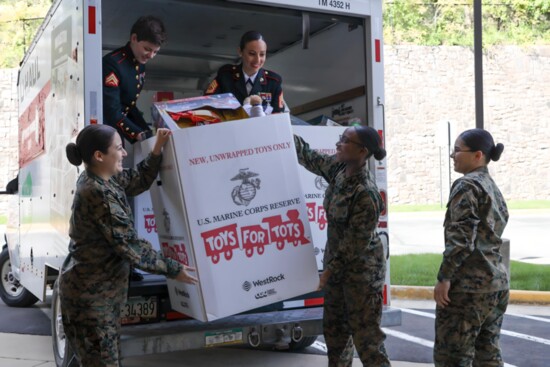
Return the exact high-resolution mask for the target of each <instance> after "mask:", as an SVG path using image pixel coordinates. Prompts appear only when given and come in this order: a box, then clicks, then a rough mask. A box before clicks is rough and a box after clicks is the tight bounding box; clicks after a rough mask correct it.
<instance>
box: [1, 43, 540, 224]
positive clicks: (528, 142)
mask: <svg viewBox="0 0 550 367" xmlns="http://www.w3.org/2000/svg"><path fill="white" fill-rule="evenodd" d="M384 54H385V90H386V93H385V97H386V98H385V106H386V127H387V131H386V144H387V150H388V191H389V192H388V195H389V200H390V203H392V204H438V203H443V204H444V203H445V202H446V198H447V196H448V190H449V183H450V182H451V181H452V180H454V179H456V177H458V175H457V174H456V173H454V172H449V159H448V155H449V139H448V135H449V132H448V128H450V137H451V141H450V143H451V146H453V145H454V139H455V138H456V136H457V135H458V133H459V132H461V131H463V130H465V129H468V128H472V127H475V99H474V55H473V50H472V49H470V48H465V47H424V46H388V45H387V46H385V48H384ZM483 68H484V93H485V128H486V129H488V130H489V131H490V132H491V133H492V134H493V136H494V138H495V140H496V141H497V142H502V143H503V144H504V146H505V149H504V153H503V155H502V158H501V160H500V161H499V162H493V163H491V164H490V165H489V166H490V169H491V172H492V174H493V176H494V178H495V180H496V181H497V183H498V185H499V186H500V188H501V190H502V192H503V194H504V196H505V197H506V198H507V199H509V200H510V199H513V200H533V199H544V200H550V46H532V47H516V46H505V47H504V46H503V47H491V48H487V49H486V50H485V55H484V64H483ZM16 82H17V70H15V69H4V70H1V69H0V189H2V190H3V188H4V187H5V186H6V184H7V183H8V182H9V180H10V179H12V178H14V177H15V176H16V174H17V115H18V113H17V90H16ZM451 171H452V170H451ZM7 203H8V198H7V197H6V196H5V195H1V196H0V216H2V215H5V213H6V210H7V205H8V204H7Z"/></svg>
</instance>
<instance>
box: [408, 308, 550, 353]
mask: <svg viewBox="0 0 550 367" xmlns="http://www.w3.org/2000/svg"><path fill="white" fill-rule="evenodd" d="M401 312H405V313H410V314H412V315H418V316H423V317H428V318H431V319H435V315H434V314H431V313H429V312H422V311H417V310H411V309H407V308H402V309H401ZM529 318H531V317H529ZM535 319H536V318H535ZM544 321H546V322H548V320H544ZM500 333H501V334H502V335H508V336H511V337H514V338H518V339H523V340H528V341H531V342H535V343H541V344H545V345H550V340H548V339H544V338H539V337H537V336H531V335H527V334H522V333H516V332H515V331H509V330H504V329H501V330H500Z"/></svg>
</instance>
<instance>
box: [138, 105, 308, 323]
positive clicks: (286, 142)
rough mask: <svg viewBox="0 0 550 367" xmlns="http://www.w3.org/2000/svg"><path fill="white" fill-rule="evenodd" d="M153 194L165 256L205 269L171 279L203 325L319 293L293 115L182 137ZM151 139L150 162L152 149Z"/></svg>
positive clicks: (174, 292)
mask: <svg viewBox="0 0 550 367" xmlns="http://www.w3.org/2000/svg"><path fill="white" fill-rule="evenodd" d="M171 127H172V128H173V135H172V138H171V139H170V141H169V143H168V144H167V146H166V147H165V149H164V157H163V162H162V167H161V171H160V174H159V180H158V181H157V183H155V184H153V186H152V188H151V190H150V193H151V198H152V203H153V208H154V213H155V218H156V229H157V231H158V237H159V241H160V247H161V249H162V251H163V252H164V253H165V254H166V255H167V256H170V257H171V258H174V259H176V260H178V261H180V262H181V263H182V264H185V265H189V266H193V267H195V268H196V269H197V276H198V278H199V285H197V286H190V285H186V284H183V283H180V282H176V281H173V280H169V281H168V289H169V293H170V299H171V303H172V307H173V308H174V309H175V310H177V311H179V312H182V313H184V314H187V315H189V316H191V317H193V318H196V319H198V320H202V321H211V320H215V319H218V318H221V317H225V316H229V315H233V314H236V313H240V312H244V311H247V310H250V309H254V308H257V307H261V306H264V305H267V304H270V303H274V302H277V301H282V300H285V299H289V298H292V297H295V296H299V295H301V294H304V293H308V292H311V291H314V290H315V289H316V287H317V285H318V282H319V277H318V272H317V266H316V261H315V256H314V249H313V244H312V237H311V232H310V227H309V222H308V216H307V208H306V203H305V201H304V195H303V191H302V185H301V183H300V175H299V173H298V163H297V158H296V152H295V147H294V141H293V136H292V130H291V126H290V118H289V116H288V114H277V115H271V116H267V117H260V118H253V119H246V120H239V121H230V122H224V123H221V124H214V125H206V126H199V127H193V128H185V129H176V128H175V127H174V126H173V125H172V126H171ZM153 142H154V139H149V141H147V142H145V144H143V145H142V147H141V148H144V149H141V151H142V152H141V155H142V157H143V155H144V154H146V153H147V150H148V149H150V148H151V147H152V144H153Z"/></svg>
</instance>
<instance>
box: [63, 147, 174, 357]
mask: <svg viewBox="0 0 550 367" xmlns="http://www.w3.org/2000/svg"><path fill="white" fill-rule="evenodd" d="M160 162H161V156H155V155H153V154H150V155H149V156H148V157H147V158H146V159H145V160H144V161H143V162H141V163H140V164H138V166H137V170H134V169H126V170H124V171H123V172H122V173H120V174H118V175H116V176H114V177H112V178H111V179H110V180H109V181H104V180H103V179H101V178H99V177H97V176H95V175H94V174H93V173H92V172H90V171H88V170H86V171H84V172H83V173H82V174H81V175H80V177H79V179H78V182H77V189H76V193H75V196H74V201H73V207H72V216H71V222H70V229H69V235H70V237H71V242H70V245H69V255H68V256H67V258H66V259H65V262H64V263H63V266H62V270H61V276H60V284H59V291H60V293H59V294H60V300H61V307H62V310H63V312H62V317H63V327H64V329H65V334H66V335H67V339H68V341H69V343H70V345H71V347H72V348H73V350H74V351H75V353H76V355H77V357H78V358H79V359H80V363H81V364H82V365H83V366H86V367H94V366H119V362H118V360H119V329H120V308H121V305H122V304H123V303H124V302H125V301H126V298H127V293H128V275H129V271H130V265H133V266H135V267H138V268H140V269H142V270H145V271H148V272H150V273H157V274H163V275H166V276H168V277H175V276H176V275H177V274H178V273H179V272H180V271H181V269H182V266H181V265H180V264H179V263H177V262H176V261H174V260H171V259H168V258H165V257H164V256H163V255H162V254H160V253H157V252H156V251H155V250H153V248H152V247H151V244H150V243H149V242H147V241H145V240H142V239H140V238H138V237H137V233H136V230H135V228H134V222H133V219H132V212H131V209H130V206H129V204H128V200H127V198H126V195H129V196H134V195H139V194H140V193H142V192H144V191H145V190H147V189H148V188H149V187H150V186H151V184H152V182H153V181H154V180H155V178H156V175H157V173H158V170H159V167H160Z"/></svg>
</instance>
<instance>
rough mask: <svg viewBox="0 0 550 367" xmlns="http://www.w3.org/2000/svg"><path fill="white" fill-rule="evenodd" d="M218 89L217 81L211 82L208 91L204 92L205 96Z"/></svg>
mask: <svg viewBox="0 0 550 367" xmlns="http://www.w3.org/2000/svg"><path fill="white" fill-rule="evenodd" d="M216 89H218V81H217V80H216V79H214V80H212V83H210V85H209V86H208V89H207V90H206V94H212V93H214V92H215V91H216Z"/></svg>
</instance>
